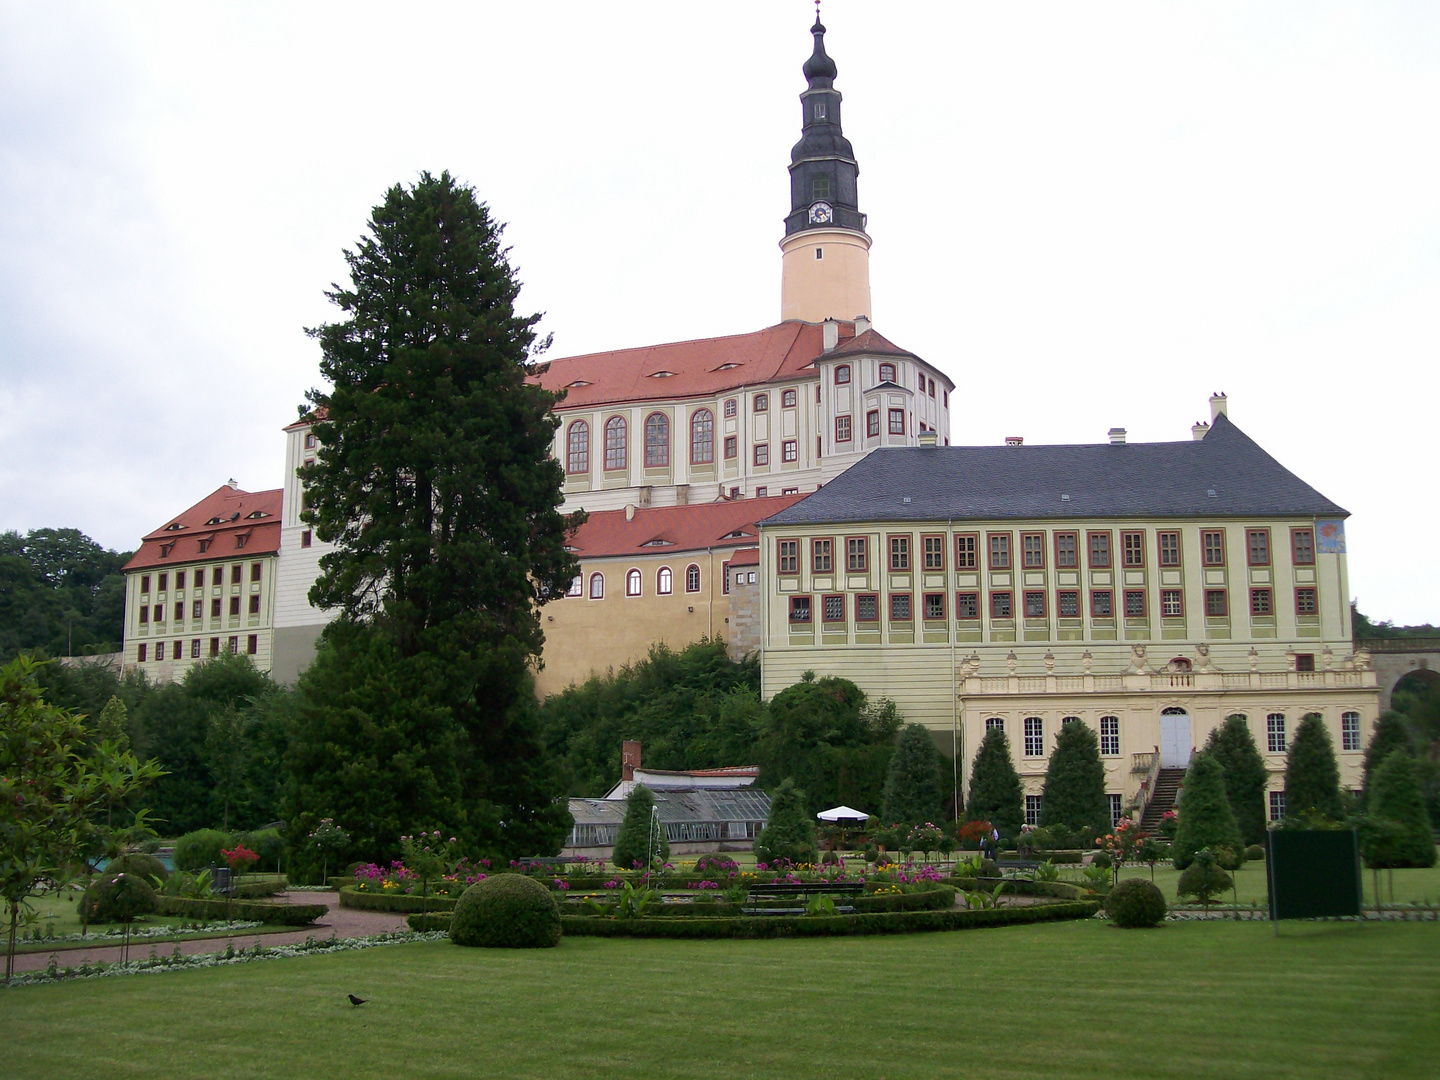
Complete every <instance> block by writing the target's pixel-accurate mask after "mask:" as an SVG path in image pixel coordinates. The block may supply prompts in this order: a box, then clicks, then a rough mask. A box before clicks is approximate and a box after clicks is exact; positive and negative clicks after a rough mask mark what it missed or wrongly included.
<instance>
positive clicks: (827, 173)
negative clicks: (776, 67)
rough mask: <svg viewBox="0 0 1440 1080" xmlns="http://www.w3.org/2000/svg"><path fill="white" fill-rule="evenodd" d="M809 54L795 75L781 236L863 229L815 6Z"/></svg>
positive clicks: (854, 170) (856, 169)
mask: <svg viewBox="0 0 1440 1080" xmlns="http://www.w3.org/2000/svg"><path fill="white" fill-rule="evenodd" d="M810 33H811V34H812V35H813V36H814V39H815V48H814V51H813V52H812V53H811V54H810V58H809V59H808V60H806V61H805V66H804V67H803V68H802V69H801V71H802V72H803V73H804V75H805V82H806V84H807V85H806V88H805V92H804V93H803V94H801V95H800V106H801V110H802V111H801V119H800V141H799V142H797V143H796V144H795V146H794V147H793V148H792V149H791V151H790V213H789V214H788V215H787V216H786V218H785V235H786V236H790V235H793V234H794V233H797V232H800V231H802V230H805V229H814V228H834V227H836V226H839V227H840V228H842V229H853V230H855V231H857V232H864V231H865V215H864V214H862V213H860V207H859V203H858V194H857V190H856V178H857V177H858V176H859V175H860V166H859V165H858V164H857V163H856V161H855V151H854V150H853V149H852V148H851V146H850V140H848V139H847V138H845V135H844V133H843V132H842V131H841V130H840V101H841V97H840V92H839V91H838V90H836V89H835V72H836V68H835V61H834V60H832V59H830V56H829V54H828V53H826V51H825V24H824V23H822V22H821V21H820V5H819V4H818V3H817V4H816V5H815V25H814V26H812V27H811V28H810Z"/></svg>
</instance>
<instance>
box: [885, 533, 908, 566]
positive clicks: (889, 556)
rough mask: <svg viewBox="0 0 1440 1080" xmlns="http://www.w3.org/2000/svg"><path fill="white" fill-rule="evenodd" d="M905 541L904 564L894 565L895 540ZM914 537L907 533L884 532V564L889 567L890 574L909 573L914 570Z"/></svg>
mask: <svg viewBox="0 0 1440 1080" xmlns="http://www.w3.org/2000/svg"><path fill="white" fill-rule="evenodd" d="M896 540H904V541H905V562H906V563H907V564H908V565H906V566H903V567H900V566H896V565H895V543H894V542H895V541H896ZM914 547H915V544H914V537H913V536H911V535H910V534H909V533H886V534H885V564H886V565H887V566H888V567H889V568H890V571H889V572H890V573H892V574H910V573H914V571H915V551H914Z"/></svg>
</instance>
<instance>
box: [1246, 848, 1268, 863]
mask: <svg viewBox="0 0 1440 1080" xmlns="http://www.w3.org/2000/svg"><path fill="white" fill-rule="evenodd" d="M1245 861H1246V862H1264V861H1265V848H1264V846H1263V845H1261V844H1251V845H1250V846H1249V847H1247V848H1246V849H1245Z"/></svg>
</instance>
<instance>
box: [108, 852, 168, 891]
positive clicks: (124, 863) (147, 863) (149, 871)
mask: <svg viewBox="0 0 1440 1080" xmlns="http://www.w3.org/2000/svg"><path fill="white" fill-rule="evenodd" d="M100 873H101V874H102V875H104V876H105V877H114V876H115V875H116V874H133V875H134V876H135V877H138V878H139V879H140V880H141V881H143V882H145V884H147V885H150V884H151V882H150V879H151V878H157V877H158V878H159V879H160V880H161V881H162V882H163V881H165V879H166V878H168V877H169V876H170V871H169V870H166V869H165V864H164V863H163V862H161V861H160V860H159V859H157V858H156V857H155V856H154V855H147V854H145V853H144V852H142V851H132V852H130V853H129V854H128V855H121V856H119V857H118V858H114V859H111V860H110V861H109V862H108V863H106V864H105V869H104V870H102V871H100Z"/></svg>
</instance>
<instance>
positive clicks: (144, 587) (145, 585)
mask: <svg viewBox="0 0 1440 1080" xmlns="http://www.w3.org/2000/svg"><path fill="white" fill-rule="evenodd" d="M140 591H141V592H142V593H148V592H149V591H150V575H149V574H141V575H140Z"/></svg>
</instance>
